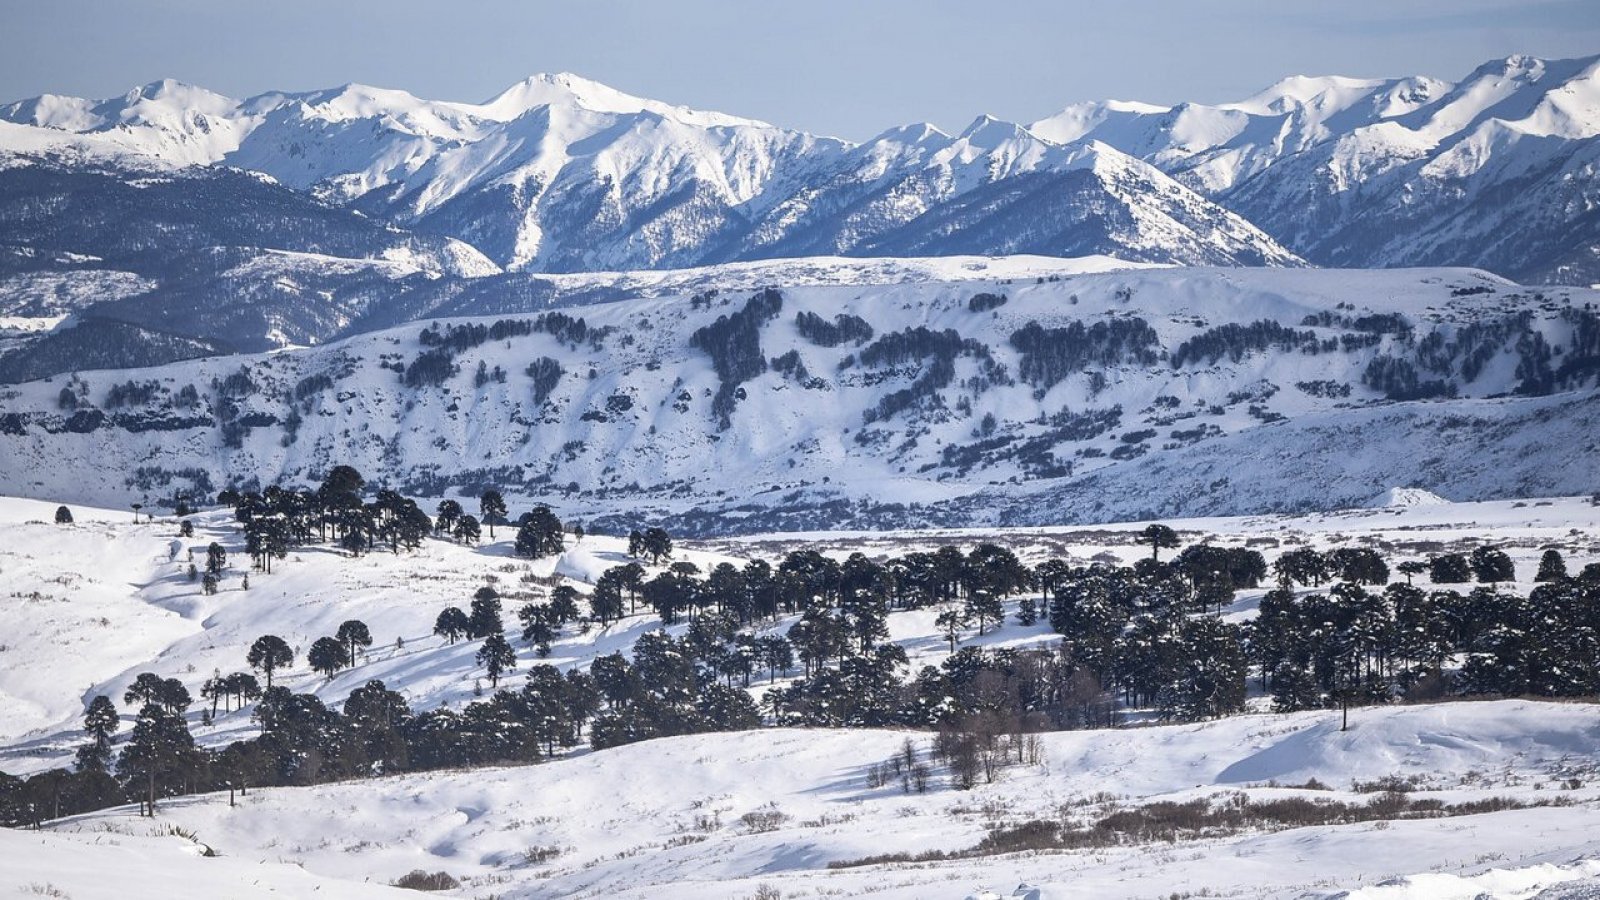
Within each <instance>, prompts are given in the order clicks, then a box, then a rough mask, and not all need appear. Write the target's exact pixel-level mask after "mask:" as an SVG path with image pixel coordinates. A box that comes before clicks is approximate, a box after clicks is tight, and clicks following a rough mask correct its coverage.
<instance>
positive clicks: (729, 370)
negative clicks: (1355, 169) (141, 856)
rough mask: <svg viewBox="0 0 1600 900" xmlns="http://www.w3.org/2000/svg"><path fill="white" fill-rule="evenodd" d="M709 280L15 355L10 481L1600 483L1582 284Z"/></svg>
mask: <svg viewBox="0 0 1600 900" xmlns="http://www.w3.org/2000/svg"><path fill="white" fill-rule="evenodd" d="M1012 271H1013V272H1014V273H1018V274H1020V273H1023V272H1027V271H1028V268H1027V266H1026V265H1025V264H1022V263H1015V264H1013V270H1012ZM745 274H748V273H745ZM679 278H680V280H679V281H678V282H677V283H680V284H681V283H684V282H683V281H682V280H681V276H679ZM691 283H692V282H691ZM694 284H695V288H694V289H695V291H696V293H694V294H693V295H690V296H684V295H682V294H679V295H666V296H651V297H646V298H643V299H634V300H626V301H619V302H612V303H602V304H596V305H589V306H584V307H581V308H573V307H568V308H566V309H564V310H561V309H557V310H554V311H550V312H546V313H539V314H533V313H522V314H520V315H504V316H498V317H487V318H480V319H474V320H441V321H435V322H433V323H432V324H428V325H426V326H424V325H421V324H417V323H413V324H409V325H401V326H397V327H394V328H390V329H387V330H381V331H375V332H371V333H367V334H362V335H357V336H354V337H351V338H348V339H345V340H342V341H337V342H333V343H330V344H327V345H324V346H321V347H317V348H310V349H304V350H294V351H289V352H281V353H274V354H269V355H258V356H244V357H239V356H234V357H219V358H213V359H207V360H199V361H193V362H187V363H178V364H173V365H169V366H166V367H161V368H155V369H146V370H140V371H116V370H112V371H86V372H78V373H77V374H74V375H72V376H71V377H70V378H66V379H61V378H56V379H51V380H48V381H38V382H33V383H28V384H21V385H16V386H13V387H12V388H10V389H8V390H7V391H6V392H5V394H4V397H5V401H4V410H5V414H4V415H0V491H3V492H10V493H15V494H21V495H28V496H46V497H58V498H62V499H67V500H75V501H89V502H96V503H101V504H106V505H120V504H122V503H123V502H125V501H128V500H129V498H131V497H141V498H144V497H148V499H149V501H150V502H157V501H159V500H160V499H161V498H162V497H168V496H170V495H172V493H173V492H174V491H176V490H178V489H180V488H185V489H195V490H198V491H200V492H202V493H211V492H214V491H216V490H219V489H221V488H222V487H224V486H226V485H227V484H229V483H230V482H231V481H235V480H241V481H247V480H250V479H259V480H261V481H262V482H270V481H276V480H280V479H282V480H289V481H299V480H307V479H314V478H316V477H318V474H317V473H320V472H323V471H325V470H326V469H327V468H328V467H329V466H331V465H334V464H338V463H349V464H352V465H355V466H356V467H357V468H359V469H361V470H362V471H371V472H382V473H384V476H383V477H384V478H385V480H387V481H389V482H391V483H394V484H397V485H403V486H404V487H405V488H406V489H407V490H408V491H410V492H412V493H420V494H423V495H428V496H437V495H440V494H443V493H447V492H450V491H456V490H460V491H464V492H467V493H472V492H474V491H476V490H480V489H481V488H482V487H483V486H484V485H489V484H493V485H497V486H499V487H501V488H504V489H507V490H508V491H512V492H514V493H517V494H522V495H528V496H537V497H540V498H542V499H543V500H544V501H546V502H550V503H552V504H553V505H555V506H556V507H557V508H558V509H559V510H561V511H563V512H564V513H567V514H572V515H581V516H583V517H584V518H585V519H587V520H589V521H591V522H592V521H594V520H596V519H601V520H604V521H607V522H609V523H610V524H612V525H620V524H623V523H627V522H631V521H635V520H636V519H637V517H638V516H640V515H647V516H649V517H650V518H654V519H660V520H670V521H672V522H673V525H674V528H675V529H676V530H677V531H678V532H680V533H712V532H729V531H739V530H745V531H748V530H754V529H773V528H782V529H795V528H819V527H839V526H861V527H866V526H891V525H892V526H904V525H906V524H915V523H923V524H971V523H986V522H987V523H1008V524H1034V523H1040V522H1046V521H1061V520H1063V519H1070V520H1077V521H1107V520H1115V519H1137V518H1145V517H1155V516H1181V515H1196V514H1229V513H1246V512H1260V511H1268V510H1279V511H1284V510H1301V509H1316V508H1328V507H1330V506H1350V507H1355V506H1363V505H1365V504H1366V503H1367V502H1369V501H1370V499H1371V497H1373V496H1374V495H1376V494H1378V493H1379V492H1381V491H1383V490H1386V489H1388V488H1391V487H1394V486H1396V485H1405V486H1408V487H1417V488H1425V489H1428V490H1432V491H1435V492H1437V493H1439V494H1441V495H1443V496H1447V497H1450V498H1452V499H1459V500H1466V499H1484V498H1491V497H1503V496H1528V495H1534V494H1578V493H1589V492H1593V491H1594V490H1596V489H1597V488H1600V469H1597V468H1596V465H1597V463H1596V460H1600V454H1597V453H1596V452H1595V451H1596V449H1597V448H1596V446H1595V442H1594V435H1595V434H1596V433H1600V394H1597V392H1596V387H1597V383H1596V381H1595V376H1596V372H1597V371H1600V318H1597V316H1596V314H1595V313H1594V311H1593V310H1592V308H1590V304H1592V303H1593V302H1594V300H1595V299H1596V294H1595V293H1594V292H1593V291H1590V290H1587V289H1554V290H1550V289H1544V290H1533V289H1528V288H1523V287H1520V286H1518V285H1515V284H1512V283H1509V282H1505V281H1502V280H1499V279H1496V278H1493V277H1491V276H1488V275H1486V274H1484V273H1481V272H1475V271H1471V270H1407V271H1328V270H1298V269H1245V270H1235V269H1220V270H1219V269H1149V270H1119V271H1110V272H1102V273H1092V274H1048V275H1047V274H1045V273H1044V272H1043V271H1040V274H1038V275H1037V276H1035V277H1033V278H1028V279H1025V280H1024V279H1012V278H995V277H992V276H991V277H987V278H986V277H982V276H978V277H974V278H970V279H966V280H951V281H943V282H936V283H926V282H913V283H905V284H897V285H877V286H871V285H869V286H859V285H849V284H844V285H840V284H833V285H826V284H825V285H813V286H794V287H788V286H785V287H782V288H780V289H764V290H752V289H748V286H747V288H746V289H741V290H726V291H723V292H720V293H719V292H715V291H712V290H710V289H707V288H703V287H700V286H699V283H694Z"/></svg>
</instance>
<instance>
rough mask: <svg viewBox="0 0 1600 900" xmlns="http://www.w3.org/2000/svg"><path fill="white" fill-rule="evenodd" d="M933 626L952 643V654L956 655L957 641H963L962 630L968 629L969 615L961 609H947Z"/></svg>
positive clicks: (936, 619)
mask: <svg viewBox="0 0 1600 900" xmlns="http://www.w3.org/2000/svg"><path fill="white" fill-rule="evenodd" d="M933 626H934V627H935V628H937V629H939V632H940V633H941V634H943V635H944V639H945V640H947V641H949V642H950V652H951V653H954V652H956V641H958V640H960V639H961V630H962V629H963V628H966V627H967V614H966V612H965V611H964V610H961V609H955V608H951V609H947V610H945V611H944V612H942V613H939V615H938V617H937V618H935V619H934V620H933Z"/></svg>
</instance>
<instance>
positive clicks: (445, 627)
mask: <svg viewBox="0 0 1600 900" xmlns="http://www.w3.org/2000/svg"><path fill="white" fill-rule="evenodd" d="M471 631H472V620H471V619H468V618H467V614H466V613H464V612H462V611H461V607H459V606H449V607H446V608H445V609H444V611H443V612H441V613H439V618H437V619H434V620H433V633H434V634H437V635H439V636H440V637H442V638H444V639H445V640H446V641H448V642H450V643H451V644H454V643H455V642H456V641H459V640H461V639H462V638H464V637H466V636H467V635H468V634H470V633H471Z"/></svg>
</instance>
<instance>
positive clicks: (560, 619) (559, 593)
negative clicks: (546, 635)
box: [550, 584, 580, 625]
mask: <svg viewBox="0 0 1600 900" xmlns="http://www.w3.org/2000/svg"><path fill="white" fill-rule="evenodd" d="M579 596H580V595H579V594H578V589H577V588H575V587H573V586H572V585H570V584H558V585H556V587H555V589H554V590H552V591H551V592H550V620H551V623H552V624H554V625H565V624H567V623H568V622H575V621H577V620H578V616H579V615H580V613H579V612H578V597H579Z"/></svg>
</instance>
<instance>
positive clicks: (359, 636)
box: [334, 619, 372, 665]
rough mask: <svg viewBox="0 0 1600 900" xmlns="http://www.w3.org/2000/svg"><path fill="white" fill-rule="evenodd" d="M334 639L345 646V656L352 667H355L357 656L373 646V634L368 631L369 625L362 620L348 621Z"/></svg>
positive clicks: (342, 625)
mask: <svg viewBox="0 0 1600 900" xmlns="http://www.w3.org/2000/svg"><path fill="white" fill-rule="evenodd" d="M334 637H335V638H337V639H338V640H339V642H340V643H342V644H344V646H345V656H346V657H347V658H348V659H349V661H350V664H351V665H355V661H356V654H357V653H361V652H364V651H365V648H367V647H371V646H372V633H371V632H369V631H368V630H367V623H365V622H363V621H361V620H360V619H348V620H346V621H345V622H344V623H342V624H341V625H340V626H339V630H338V632H337V633H335V634H334Z"/></svg>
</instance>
